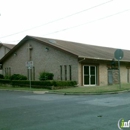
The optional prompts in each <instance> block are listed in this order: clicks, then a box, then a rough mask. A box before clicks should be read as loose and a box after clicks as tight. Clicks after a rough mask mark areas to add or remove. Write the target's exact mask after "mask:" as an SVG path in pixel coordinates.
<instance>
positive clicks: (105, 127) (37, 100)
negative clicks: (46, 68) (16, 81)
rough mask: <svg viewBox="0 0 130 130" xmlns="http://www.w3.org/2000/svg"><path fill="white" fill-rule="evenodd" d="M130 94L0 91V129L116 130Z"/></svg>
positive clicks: (128, 106) (125, 115)
mask: <svg viewBox="0 0 130 130" xmlns="http://www.w3.org/2000/svg"><path fill="white" fill-rule="evenodd" d="M129 110H130V93H124V94H123V93H122V94H112V95H109V94H108V95H85V96H69V95H53V94H42V95H39V94H35V93H25V92H13V91H12V92H11V91H0V130H118V127H117V123H118V120H119V119H121V118H123V119H124V120H126V121H127V120H129V119H130V116H129V114H128V113H129Z"/></svg>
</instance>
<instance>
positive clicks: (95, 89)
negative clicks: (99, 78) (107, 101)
mask: <svg viewBox="0 0 130 130" xmlns="http://www.w3.org/2000/svg"><path fill="white" fill-rule="evenodd" d="M126 90H130V84H122V87H121V88H120V87H119V85H110V86H91V87H89V86H88V87H76V88H67V89H60V90H52V92H56V93H66V94H67V93H68V94H90V93H95V94H102V93H106V92H113V93H114V92H115V93H116V92H119V91H126Z"/></svg>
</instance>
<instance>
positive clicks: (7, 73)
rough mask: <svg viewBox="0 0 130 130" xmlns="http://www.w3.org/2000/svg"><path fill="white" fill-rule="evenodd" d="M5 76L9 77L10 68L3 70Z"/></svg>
mask: <svg viewBox="0 0 130 130" xmlns="http://www.w3.org/2000/svg"><path fill="white" fill-rule="evenodd" d="M5 76H11V68H10V67H6V68H5Z"/></svg>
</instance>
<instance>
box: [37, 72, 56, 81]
mask: <svg viewBox="0 0 130 130" xmlns="http://www.w3.org/2000/svg"><path fill="white" fill-rule="evenodd" d="M53 77H54V74H53V73H48V72H42V73H40V77H39V80H53Z"/></svg>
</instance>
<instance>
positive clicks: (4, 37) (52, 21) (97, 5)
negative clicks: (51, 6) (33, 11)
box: [0, 0, 113, 39]
mask: <svg viewBox="0 0 130 130" xmlns="http://www.w3.org/2000/svg"><path fill="white" fill-rule="evenodd" d="M112 1H113V0H110V1H107V2H104V3H101V4H99V5H95V6H93V7H90V8H87V9H85V10H82V11H79V12H76V13H74V14H70V15H68V16H65V17H62V18H59V19H56V20H53V21H50V22H47V23H45V24H42V25H39V26H35V27H32V28H29V29H26V30H23V31H20V32H16V33H12V34H9V35H6V36H3V37H0V38H1V39H2V38H5V37H10V36H13V35H17V34H20V33H24V32H27V31H30V30H33V29H36V28H39V27H42V26H45V25H48V24H51V23H54V22H57V21H60V20H63V19H66V18H69V17H72V16H74V15H77V14H80V13H83V12H86V11H88V10H91V9H94V8H97V7H99V6H102V5H105V4H107V3H110V2H112Z"/></svg>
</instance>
